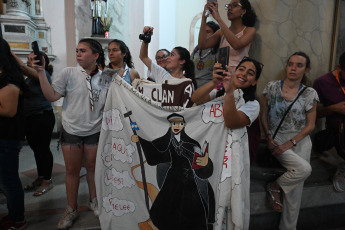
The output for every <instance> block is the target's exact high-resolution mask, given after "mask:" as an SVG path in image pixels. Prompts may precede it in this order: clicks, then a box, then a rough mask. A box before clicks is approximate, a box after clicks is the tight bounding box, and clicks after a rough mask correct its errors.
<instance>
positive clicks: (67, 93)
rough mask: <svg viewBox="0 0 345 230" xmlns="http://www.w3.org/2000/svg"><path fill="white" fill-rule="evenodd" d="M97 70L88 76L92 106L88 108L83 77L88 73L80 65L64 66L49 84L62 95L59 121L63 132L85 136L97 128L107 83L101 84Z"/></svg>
mask: <svg viewBox="0 0 345 230" xmlns="http://www.w3.org/2000/svg"><path fill="white" fill-rule="evenodd" d="M101 73H102V72H101V71H99V72H98V73H97V74H95V75H94V76H93V77H92V78H91V85H92V92H93V100H94V110H93V111H91V108H90V96H89V89H88V87H87V80H86V77H87V76H88V74H87V73H86V71H85V70H84V69H83V68H81V67H80V66H77V67H67V68H65V69H63V70H62V71H61V73H59V74H58V75H57V76H56V77H55V79H54V81H53V84H52V86H53V88H54V90H55V91H56V92H58V93H59V94H61V95H62V96H64V101H63V105H62V125H63V128H64V129H65V130H66V132H67V133H69V134H73V135H78V136H89V135H92V134H95V133H97V132H100V130H101V124H102V117H103V109H104V104H105V100H106V96H107V92H108V87H109V86H105V85H104V84H103V82H102V81H101V80H100V79H101Z"/></svg>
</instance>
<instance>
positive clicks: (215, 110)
mask: <svg viewBox="0 0 345 230" xmlns="http://www.w3.org/2000/svg"><path fill="white" fill-rule="evenodd" d="M223 107H224V106H223V103H222V104H221V105H220V104H212V105H211V108H210V117H215V118H218V117H222V116H223Z"/></svg>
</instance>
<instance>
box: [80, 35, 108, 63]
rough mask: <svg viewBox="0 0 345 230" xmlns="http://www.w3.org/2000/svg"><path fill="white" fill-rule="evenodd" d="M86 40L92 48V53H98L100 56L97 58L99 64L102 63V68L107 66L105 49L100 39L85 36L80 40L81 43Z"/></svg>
mask: <svg viewBox="0 0 345 230" xmlns="http://www.w3.org/2000/svg"><path fill="white" fill-rule="evenodd" d="M81 42H84V43H87V44H88V45H89V47H90V49H91V50H92V53H94V54H95V53H98V54H99V57H98V58H97V60H96V63H97V65H101V66H102V68H104V67H105V58H104V50H103V47H102V45H101V43H99V42H98V41H96V40H94V39H91V38H83V39H81V40H80V41H79V43H81Z"/></svg>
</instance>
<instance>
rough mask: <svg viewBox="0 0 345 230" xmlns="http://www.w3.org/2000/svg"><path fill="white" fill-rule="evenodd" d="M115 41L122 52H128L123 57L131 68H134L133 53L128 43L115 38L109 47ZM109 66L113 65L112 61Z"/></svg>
mask: <svg viewBox="0 0 345 230" xmlns="http://www.w3.org/2000/svg"><path fill="white" fill-rule="evenodd" d="M113 42H115V43H116V44H117V45H118V46H119V48H120V50H121V53H126V56H125V57H124V58H123V62H124V63H126V64H127V66H128V67H129V68H131V69H134V63H133V61H132V55H131V52H130V51H129V49H128V46H127V45H126V43H124V42H123V41H121V40H118V39H114V40H112V41H111V42H109V44H108V47H109V45H110V44H111V43H113ZM109 67H111V63H109Z"/></svg>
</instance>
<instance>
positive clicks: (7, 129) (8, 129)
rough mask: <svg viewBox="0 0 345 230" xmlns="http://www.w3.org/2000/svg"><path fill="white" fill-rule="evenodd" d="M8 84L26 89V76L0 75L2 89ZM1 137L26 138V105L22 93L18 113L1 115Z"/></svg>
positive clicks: (22, 89) (0, 87)
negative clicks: (10, 115) (7, 115)
mask: <svg viewBox="0 0 345 230" xmlns="http://www.w3.org/2000/svg"><path fill="white" fill-rule="evenodd" d="M8 84H13V85H16V86H18V87H19V89H20V90H21V92H23V91H24V88H25V83H24V78H22V77H17V78H15V77H11V76H8V75H6V74H2V75H0V90H1V89H2V88H4V87H5V86H7V85H8ZM0 138H1V139H15V140H24V107H23V95H22V94H20V95H19V98H18V108H17V113H16V115H15V116H14V117H3V116H0Z"/></svg>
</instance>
